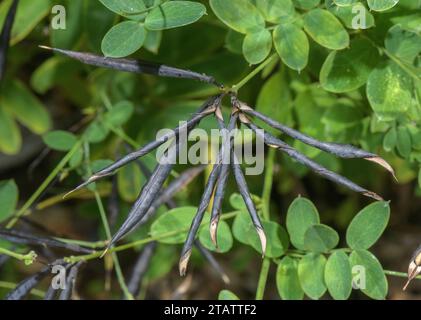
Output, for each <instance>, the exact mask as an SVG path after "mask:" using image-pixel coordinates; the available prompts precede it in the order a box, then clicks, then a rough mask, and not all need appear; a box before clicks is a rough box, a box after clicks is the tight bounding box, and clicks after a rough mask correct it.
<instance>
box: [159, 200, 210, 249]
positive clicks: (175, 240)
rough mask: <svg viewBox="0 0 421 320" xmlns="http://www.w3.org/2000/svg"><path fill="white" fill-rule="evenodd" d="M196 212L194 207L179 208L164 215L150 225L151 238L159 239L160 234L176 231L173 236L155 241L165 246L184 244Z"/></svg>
mask: <svg viewBox="0 0 421 320" xmlns="http://www.w3.org/2000/svg"><path fill="white" fill-rule="evenodd" d="M196 211H197V208H196V207H179V208H175V209H172V210H170V211H168V212H166V213H164V214H163V215H162V216H160V217H159V218H158V219H157V220H156V221H155V222H154V223H153V224H152V226H151V236H152V237H159V236H160V235H162V234H166V233H169V232H174V231H177V232H176V233H175V234H174V235H172V236H169V237H165V238H158V239H157V241H159V242H161V243H167V244H179V243H184V241H186V237H187V233H188V231H189V228H190V225H191V223H192V220H193V218H194V216H195V215H196ZM205 219H206V217H205ZM181 230H185V231H181Z"/></svg>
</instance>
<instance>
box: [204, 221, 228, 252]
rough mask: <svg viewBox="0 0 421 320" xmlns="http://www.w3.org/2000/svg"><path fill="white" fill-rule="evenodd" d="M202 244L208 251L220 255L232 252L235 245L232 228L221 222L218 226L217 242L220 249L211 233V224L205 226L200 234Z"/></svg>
mask: <svg viewBox="0 0 421 320" xmlns="http://www.w3.org/2000/svg"><path fill="white" fill-rule="evenodd" d="M199 240H200V243H201V244H202V245H203V246H204V247H205V248H206V249H208V250H210V251H215V252H219V253H225V252H228V251H230V250H231V248H232V245H233V242H234V241H233V238H232V234H231V230H230V227H229V226H228V224H227V223H226V222H225V221H220V222H219V225H218V232H217V241H218V248H216V247H215V245H214V244H213V242H212V240H211V237H210V233H209V224H207V225H206V224H205V225H204V227H202V229H201V231H200V232H199Z"/></svg>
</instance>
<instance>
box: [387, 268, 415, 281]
mask: <svg viewBox="0 0 421 320" xmlns="http://www.w3.org/2000/svg"><path fill="white" fill-rule="evenodd" d="M384 274H387V275H388V276H393V277H400V278H408V274H407V273H405V272H398V271H392V270H384ZM414 279H418V280H421V275H419V276H416V277H415V278H414Z"/></svg>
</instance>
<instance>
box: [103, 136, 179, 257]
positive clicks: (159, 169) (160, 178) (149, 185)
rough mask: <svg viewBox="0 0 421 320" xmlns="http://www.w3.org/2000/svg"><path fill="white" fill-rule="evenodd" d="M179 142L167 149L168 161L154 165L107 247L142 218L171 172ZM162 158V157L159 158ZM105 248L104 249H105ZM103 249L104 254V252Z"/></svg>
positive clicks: (131, 229) (125, 233)
mask: <svg viewBox="0 0 421 320" xmlns="http://www.w3.org/2000/svg"><path fill="white" fill-rule="evenodd" d="M179 148H180V144H179V142H178V139H177V141H176V143H175V146H174V145H172V146H171V147H170V148H169V150H168V151H167V154H168V157H169V158H168V160H169V161H168V163H159V164H158V165H157V166H156V167H155V170H154V172H153V173H152V176H151V177H150V178H149V180H148V181H147V182H146V184H145V185H144V186H143V188H142V191H141V192H140V195H139V197H138V198H137V200H136V202H135V203H134V205H133V207H132V208H131V210H130V212H129V214H128V217H127V219H126V221H125V222H124V223H123V225H122V226H121V227H120V229H119V230H118V231H117V232H116V233H115V234H114V236H113V238H112V239H111V241H110V243H109V244H108V246H107V250H108V248H110V247H112V246H113V245H114V244H115V243H116V242H117V241H118V240H120V239H121V238H122V237H124V236H125V235H127V234H128V233H130V232H131V231H133V230H134V229H135V227H136V225H137V224H138V222H139V221H141V220H142V219H143V217H144V216H145V214H146V213H147V211H148V210H149V208H150V207H151V205H152V203H153V202H154V200H155V199H156V198H157V197H158V195H159V191H160V190H161V189H162V186H163V185H164V182H165V180H167V178H168V176H169V175H170V173H171V170H172V167H173V165H174V164H173V163H174V162H175V159H176V157H177V154H178V151H179ZM161 160H162V158H161ZM160 162H162V161H160ZM107 250H106V251H107ZM106 251H104V254H105V253H106Z"/></svg>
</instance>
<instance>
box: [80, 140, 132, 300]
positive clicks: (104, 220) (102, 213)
mask: <svg viewBox="0 0 421 320" xmlns="http://www.w3.org/2000/svg"><path fill="white" fill-rule="evenodd" d="M84 149H85V160H86V169H87V171H88V174H89V175H91V174H92V170H91V168H90V166H89V157H90V156H89V154H90V150H89V143H87V142H85V143H84ZM93 188H94V191H93V193H94V195H95V200H96V203H97V206H98V210H99V214H100V216H101V220H102V225H103V226H104V229H105V234H106V236H107V240H111V237H112V235H111V229H110V225H109V223H108V220H107V214H106V212H105V208H104V204H103V203H102V200H101V197H100V195H99V193H98V191H97V190H96V189H95V186H94V187H93ZM111 256H112V258H113V262H114V268H115V272H116V275H117V280H118V283H119V284H120V287H121V290H123V293H124V295H125V296H126V298H127V299H128V300H134V298H133V296H132V294H131V293H130V291H129V289H128V288H127V285H126V281H125V279H124V275H123V272H122V271H121V266H120V262H119V261H118V257H117V254H116V253H115V252H112V253H111Z"/></svg>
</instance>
